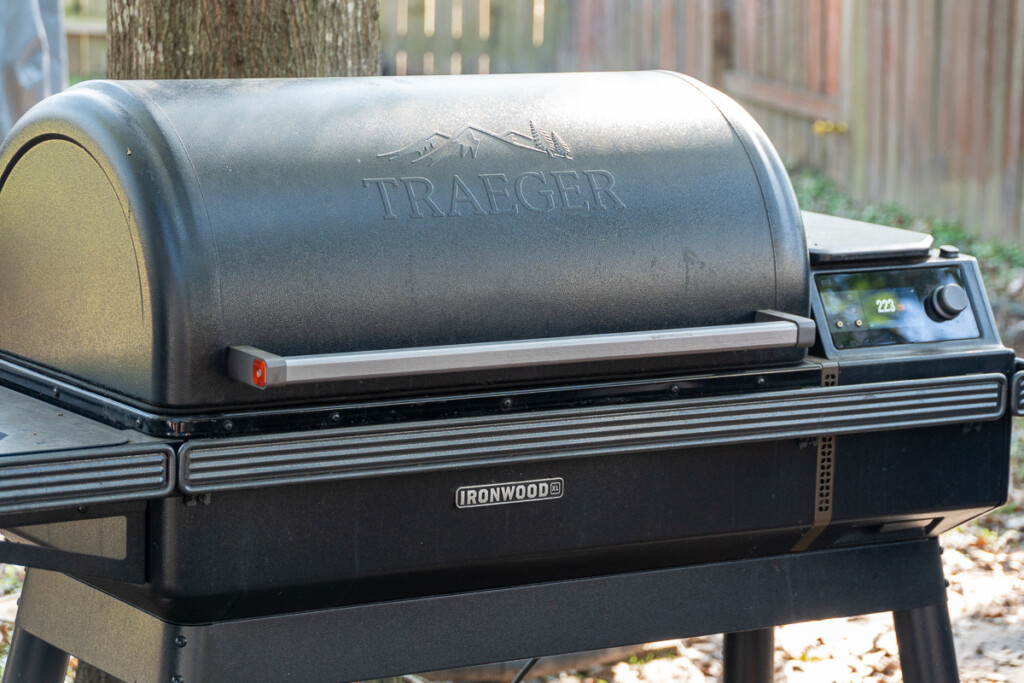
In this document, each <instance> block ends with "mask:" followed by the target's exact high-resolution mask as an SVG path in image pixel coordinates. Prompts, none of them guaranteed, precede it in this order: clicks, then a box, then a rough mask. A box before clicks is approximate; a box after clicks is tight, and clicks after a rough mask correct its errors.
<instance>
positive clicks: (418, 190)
mask: <svg viewBox="0 0 1024 683" xmlns="http://www.w3.org/2000/svg"><path fill="white" fill-rule="evenodd" d="M482 149H487V151H488V152H495V153H505V154H507V153H508V152H510V151H513V152H519V151H522V152H524V153H525V152H531V153H533V154H539V155H544V156H546V157H548V158H550V159H560V160H565V161H572V160H574V157H573V152H572V149H571V148H570V147H569V144H568V143H567V142H566V141H565V140H564V139H562V136H560V135H559V134H558V133H556V132H554V131H546V130H544V129H543V128H541V127H540V126H538V125H536V124H535V123H534V122H533V121H530V134H529V135H527V134H525V133H520V132H517V131H514V130H509V131H506V132H504V133H495V132H493V131H490V130H487V129H486V128H481V127H480V126H473V125H469V126H465V127H463V128H462V129H461V130H460V131H459V132H457V133H455V134H454V135H451V134H448V133H442V132H439V131H434V132H433V133H431V134H429V135H427V136H425V137H423V138H421V139H420V140H417V141H416V142H414V143H412V144H410V145H406V146H405V147H402V148H401V149H396V150H394V151H392V152H385V153H384V154H378V155H377V156H378V158H381V159H387V160H388V161H398V162H405V163H408V164H415V165H418V166H420V167H428V168H432V167H434V166H435V165H437V164H438V163H440V162H442V161H445V160H448V159H476V158H477V156H478V155H480V154H481V150H482ZM484 156H487V155H486V154H485V155H484ZM435 179H436V178H435ZM363 187H365V188H367V189H371V190H373V189H375V190H376V191H377V194H378V196H379V198H380V205H381V209H382V211H383V217H384V218H385V219H386V220H393V219H396V218H398V217H399V215H400V214H401V215H408V217H409V218H424V217H432V218H444V217H446V216H463V215H475V216H486V215H491V216H496V215H512V216H515V215H518V214H519V213H520V209H523V210H525V211H528V212H530V213H550V212H552V211H556V210H559V211H608V210H621V209H625V208H626V205H625V204H624V203H623V201H622V199H621V198H620V197H619V195H618V194H617V193H616V192H615V190H614V189H613V188H614V187H615V177H614V176H613V175H612V174H611V171H606V170H602V169H591V170H582V169H581V170H579V171H577V170H575V169H566V170H547V171H546V172H545V171H544V170H529V171H523V172H520V173H518V174H514V175H510V174H506V173H476V174H473V173H465V172H464V173H462V175H459V174H452V176H451V180H450V181H448V180H445V181H444V183H443V186H442V187H438V186H436V185H435V184H434V180H431V179H430V178H426V177H423V176H418V175H396V176H395V177H393V178H363Z"/></svg>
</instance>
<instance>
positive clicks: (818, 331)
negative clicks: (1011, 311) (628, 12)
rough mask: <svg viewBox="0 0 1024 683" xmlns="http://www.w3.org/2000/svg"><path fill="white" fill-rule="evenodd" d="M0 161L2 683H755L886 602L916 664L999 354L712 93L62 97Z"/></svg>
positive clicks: (908, 675) (1004, 373)
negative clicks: (790, 173) (25, 571)
mask: <svg viewBox="0 0 1024 683" xmlns="http://www.w3.org/2000/svg"><path fill="white" fill-rule="evenodd" d="M0 169H2V187H0V321H2V326H0V350H2V359H0V380H2V383H3V385H4V388H0V432H3V438H2V439H0V453H2V454H3V457H2V458H0V524H2V526H3V528H5V529H6V531H5V532H4V534H5V536H6V537H7V538H8V539H9V540H8V541H7V542H5V543H3V544H2V545H0V557H2V559H3V560H4V561H6V562H15V563H22V564H26V565H29V566H31V567H33V568H34V569H33V570H32V571H30V572H29V576H28V578H27V581H26V585H25V589H24V593H23V598H22V604H21V609H20V611H19V615H18V622H17V629H16V634H15V641H14V644H13V651H12V654H11V658H10V660H9V663H8V665H7V674H6V676H5V681H10V680H32V681H46V680H52V681H57V680H58V676H59V675H63V674H62V673H61V672H62V671H63V666H64V662H65V658H66V654H65V653H66V652H70V653H73V654H75V655H77V656H79V657H81V658H82V659H84V660H86V661H89V662H91V663H93V664H95V665H97V666H99V667H100V668H102V669H104V670H107V671H109V672H111V673H113V674H115V675H117V676H119V677H121V678H124V679H126V680H129V681H134V680H140V681H172V680H173V681H176V682H179V683H180V681H184V682H185V683H192V682H193V681H218V682H220V681H235V680H247V681H248V680H273V681H278V680H304V681H305V680H308V681H322V680H328V679H331V677H334V678H337V679H340V680H355V679H363V678H367V677H374V676H385V675H393V674H400V673H406V672H410V671H425V670H432V669H438V668H442V667H451V666H461V665H467V664H473V663H480V662H487V661H498V660H508V659H514V658H519V657H526V656H532V655H547V654H554V653H562V652H570V651H576V650H582V649H589V648H597V647H605V646H610V645H619V644H624V643H635V642H641V641H647V640H654V639H662V638H668V637H678V636H684V635H696V634H702V633H709V632H730V633H731V635H729V636H728V637H727V639H726V648H727V651H726V655H725V659H726V662H725V665H726V680H729V681H765V680H769V679H770V677H771V669H772V667H771V630H770V629H771V627H772V626H773V625H777V624H783V623H789V622H794V621H801V620H808V619H819V618H824V617H832V616H839V615H849V614H860V613H865V612H877V611H889V610H891V611H894V612H895V614H896V627H897V635H898V637H899V639H900V647H901V652H902V661H903V669H904V679H905V680H907V681H918V682H924V681H928V682H929V683H934V682H936V681H952V680H957V673H956V663H955V658H954V656H953V649H952V640H951V636H950V630H949V618H948V613H947V611H946V606H945V593H944V587H943V576H942V570H941V566H940V564H939V561H938V543H937V541H936V537H937V536H938V535H939V534H940V533H941V532H943V531H945V530H947V529H950V528H952V527H954V526H956V525H957V524H960V523H962V522H963V521H965V520H967V519H970V518H972V517H975V516H977V515H979V514H981V513H983V512H985V511H986V510H989V509H991V508H993V507H994V506H996V505H999V504H1000V503H1001V502H1002V501H1003V500H1004V499H1005V496H1006V490H1007V471H1008V451H1009V433H1010V413H1011V407H1008V403H1009V404H1012V409H1013V410H1015V409H1016V406H1017V403H1018V402H1019V397H1020V390H1019V387H1020V383H1019V382H1018V381H1017V380H1016V378H1015V375H1014V372H1015V359H1014V355H1013V353H1012V352H1011V351H1010V350H1008V349H1006V348H1004V347H1003V346H1002V345H1001V343H1000V341H999V338H998V335H997V333H996V329H995V327H994V324H993V320H992V315H991V312H990V309H989V306H988V303H987V301H986V298H985V292H984V289H983V287H982V282H981V279H980V277H979V273H978V269H977V265H976V263H975V261H974V260H973V259H971V258H970V257H968V256H964V255H961V254H959V253H957V252H956V250H955V249H952V248H947V247H943V248H941V249H933V248H932V244H931V238H930V237H927V236H924V235H919V234H916V233H911V232H906V231H900V230H892V229H886V228H880V227H877V226H868V225H864V224H854V223H851V222H848V221H839V220H835V219H827V218H825V217H821V216H814V215H811V214H805V215H804V216H803V218H801V214H800V212H799V211H798V209H797V205H796V201H795V199H794V196H793V192H792V189H791V187H790V184H789V181H788V179H787V176H786V173H785V171H784V169H783V167H782V164H781V163H780V162H779V159H778V157H777V155H776V153H775V151H774V150H773V148H772V147H771V145H770V143H769V142H768V140H767V139H766V138H765V136H764V134H763V133H762V132H761V131H760V129H759V128H758V127H757V126H756V124H755V123H754V122H753V121H752V120H751V119H750V117H749V116H748V115H747V114H746V113H745V112H744V111H743V110H742V109H741V108H740V107H738V106H737V105H736V104H735V103H733V102H732V101H730V100H729V99H728V98H726V97H723V96H722V95H721V94H719V93H717V92H714V91H712V90H710V89H708V88H707V87H705V86H703V85H701V84H700V83H697V82H695V81H693V80H692V79H689V78H686V77H684V76H680V75H678V74H672V73H666V72H658V73H633V74H624V73H623V74H577V75H520V76H481V77H476V76H466V77H451V78H449V77H430V78H389V79H376V78H368V79H351V80H294V81H284V80H280V81H277V80H266V81H258V80H257V81H216V82H215V81H195V82H125V83H115V82H93V83H89V84H85V85H79V86H76V87H74V88H72V89H71V90H69V91H67V92H66V93H63V94H60V95H58V96H55V97H53V98H50V99H48V100H47V101H45V102H43V103H42V104H40V105H39V106H37V107H36V108H35V109H33V110H32V111H31V112H30V113H29V114H28V115H27V116H26V117H25V118H24V119H23V120H22V121H21V123H20V124H19V125H18V127H17V128H16V129H15V130H14V131H13V132H12V134H11V136H10V137H9V138H8V139H7V141H6V143H5V145H4V147H3V148H2V151H0ZM805 226H806V239H805V231H804V228H805ZM808 354H809V355H808ZM1009 387H1012V389H1011V388H1009Z"/></svg>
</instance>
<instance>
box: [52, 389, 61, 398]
mask: <svg viewBox="0 0 1024 683" xmlns="http://www.w3.org/2000/svg"><path fill="white" fill-rule="evenodd" d="M53 395H54V396H60V387H54V388H53Z"/></svg>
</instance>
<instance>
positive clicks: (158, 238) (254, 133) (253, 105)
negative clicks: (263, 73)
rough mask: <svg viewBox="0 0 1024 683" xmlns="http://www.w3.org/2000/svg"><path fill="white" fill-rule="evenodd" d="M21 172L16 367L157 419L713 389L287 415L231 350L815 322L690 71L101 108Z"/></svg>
mask: <svg viewBox="0 0 1024 683" xmlns="http://www.w3.org/2000/svg"><path fill="white" fill-rule="evenodd" d="M0 168H2V169H3V170H2V173H3V176H2V178H3V180H2V182H3V185H2V187H0V273H2V274H0V280H2V285H3V286H2V287H0V291H2V293H0V314H2V316H3V318H4V320H5V325H4V327H3V329H2V330H0V350H2V351H3V352H4V353H5V354H6V355H7V356H10V357H16V358H20V359H22V360H24V361H26V362H27V363H28V364H30V365H33V366H35V367H37V368H41V369H43V370H44V371H51V370H52V371H55V372H59V373H62V374H64V375H66V376H68V377H71V378H75V379H77V380H81V381H84V382H86V383H88V384H90V385H92V386H96V387H99V388H101V389H102V390H103V391H107V392H110V393H111V394H114V395H117V396H119V397H122V398H125V399H127V400H131V401H137V402H140V403H144V404H146V405H156V406H165V407H171V408H182V409H192V408H206V407H218V406H220V407H224V406H236V407H237V406H245V405H253V404H260V405H262V404H273V403H295V402H302V401H309V400H328V399H331V400H334V399H337V398H339V397H340V398H349V397H354V396H367V395H394V394H398V393H406V394H408V393H414V394H415V393H417V392H419V393H422V392H423V391H428V390H430V391H433V390H437V388H438V387H441V386H448V387H451V386H459V387H462V388H466V387H472V386H481V385H490V384H494V383H498V384H501V383H507V382H518V383H520V384H523V383H530V382H547V381H556V380H558V381H561V380H564V379H567V378H579V377H583V376H588V377H594V376H602V375H603V376H616V377H621V376H634V375H636V374H643V373H648V374H649V373H652V372H668V371H672V370H678V369H679V368H682V367H691V368H692V367H695V366H699V362H697V361H694V360H693V359H689V360H686V361H685V362H683V361H676V360H673V359H671V358H669V359H665V358H660V359H658V360H657V361H652V362H632V363H630V364H627V365H621V364H619V365H614V364H613V365H609V366H602V365H601V364H600V363H598V364H597V365H593V364H579V363H577V364H575V365H573V366H572V367H569V366H565V367H563V366H562V365H564V364H562V365H560V367H559V368H558V369H553V368H550V367H548V368H542V369H536V368H535V369H533V370H531V371H529V372H525V373H523V372H518V371H517V372H512V373H511V374H510V373H509V372H504V371H503V372H499V373H491V374H487V373H484V374H482V375H481V374H473V373H470V374H468V375H467V374H466V373H465V372H462V373H455V376H453V377H448V378H438V377H434V378H432V379H430V380H429V381H426V380H422V381H421V379H418V378H404V377H399V378H391V379H389V380H387V381H382V382H376V383H372V382H369V383H368V382H348V383H345V382H342V383H326V384H324V383H320V384H312V385H307V386H304V387H299V388H295V389H290V388H283V389H278V390H275V391H273V392H272V391H270V390H267V391H259V390H256V389H254V388H253V387H250V386H245V385H242V384H240V383H238V382H235V381H234V380H232V379H230V378H229V377H228V355H227V349H228V348H229V347H231V346H250V347H255V348H259V349H263V350H265V351H267V352H269V353H272V354H278V355H280V356H293V355H316V354H337V353H350V352H366V351H374V350H381V349H404V348H410V347H434V346H445V345H453V344H471V343H487V342H502V341H510V340H524V339H538V338H561V337H567V336H578V335H602V334H615V333H629V332H637V331H649V330H662V329H679V328H692V327H700V326H714V325H729V324H738V323H746V322H752V321H753V320H754V316H755V312H756V311H757V310H760V309H775V310H779V311H783V312H787V313H794V314H799V315H806V313H807V259H806V252H805V245H804V241H803V231H802V229H801V226H800V218H799V212H798V211H797V208H796V202H795V199H794V197H793V194H792V190H791V188H790V186H789V183H788V179H787V177H786V174H785V171H784V169H783V167H782V165H781V163H780V162H779V160H778V157H777V155H776V154H775V152H774V150H773V149H772V147H771V145H770V144H769V143H768V141H767V140H766V139H765V137H764V135H763V133H762V132H761V131H760V129H759V128H758V127H757V126H756V124H755V123H754V122H753V121H752V120H751V119H750V117H749V116H747V115H746V113H745V112H743V111H742V109H741V108H739V107H738V106H737V105H736V104H735V103H733V102H732V101H730V100H728V99H727V98H725V97H724V96H722V95H720V94H719V93H716V92H714V91H712V90H710V89H708V88H706V87H705V86H703V85H701V84H699V83H697V82H695V81H692V80H691V79H688V78H686V77H682V76H679V75H678V74H672V73H667V72H648V73H632V74H628V73H617V74H545V75H508V76H472V77H469V76H467V77H423V78H366V79H317V80H252V81H180V82H179V81H164V82H94V83H87V84H82V85H79V86H76V87H74V88H71V89H70V90H69V91H67V92H65V93H63V94H61V95H58V96H55V97H53V98H50V99H49V100H47V101H45V102H44V103H42V104H41V105H39V106H38V107H37V108H35V109H34V110H33V111H32V112H30V114H29V115H28V116H26V117H25V119H24V120H23V121H22V123H21V124H20V125H19V127H18V128H17V129H16V130H15V131H14V132H13V133H12V135H11V137H9V139H8V140H7V142H6V144H5V146H4V148H3V149H2V151H0ZM43 197H46V198H47V201H46V202H44V204H45V206H43V205H41V204H40V201H41V198H43ZM29 264H31V266H30V265H29ZM62 283H65V284H62ZM728 357H729V359H730V360H729V362H730V363H733V364H743V363H745V362H750V359H751V358H758V359H760V362H764V361H765V357H763V356H758V355H756V354H754V355H752V356H750V357H749V358H748V357H746V356H743V354H737V353H736V352H735V351H732V352H730V355H729V356H728ZM787 357H790V356H787ZM745 358H746V360H744V359H745ZM772 358H774V359H775V362H778V360H779V358H780V357H775V356H771V357H770V358H769V361H770V360H771V359H772ZM570 365H571V364H570ZM431 387H433V389H431Z"/></svg>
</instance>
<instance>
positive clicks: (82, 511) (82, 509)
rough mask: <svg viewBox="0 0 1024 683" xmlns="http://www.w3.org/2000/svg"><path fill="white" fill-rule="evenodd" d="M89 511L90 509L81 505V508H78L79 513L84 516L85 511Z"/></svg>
mask: <svg viewBox="0 0 1024 683" xmlns="http://www.w3.org/2000/svg"><path fill="white" fill-rule="evenodd" d="M87 509H88V508H86V507H85V506H84V505H79V506H78V511H79V512H81V513H83V514H84V513H85V511H86V510H87Z"/></svg>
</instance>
